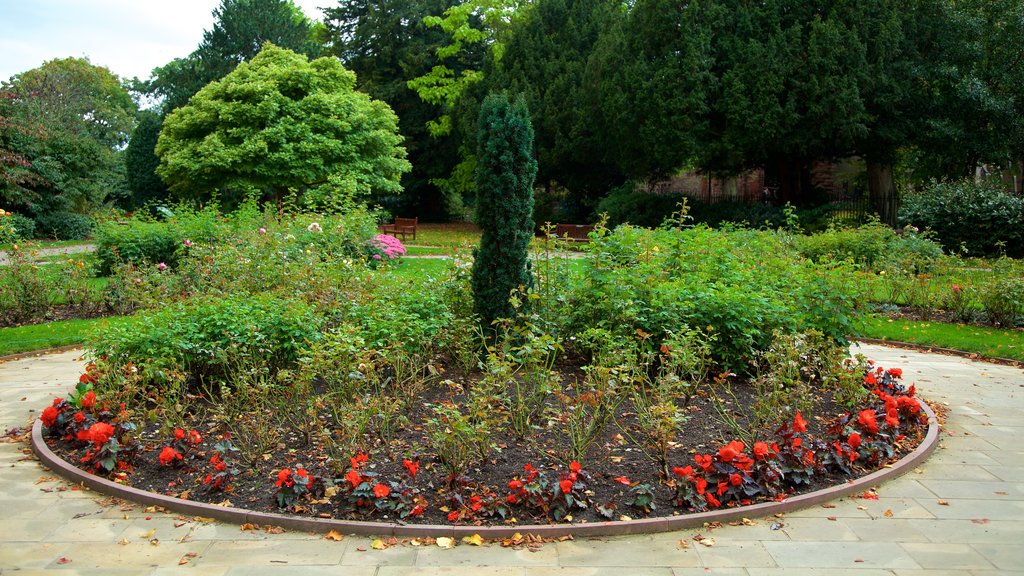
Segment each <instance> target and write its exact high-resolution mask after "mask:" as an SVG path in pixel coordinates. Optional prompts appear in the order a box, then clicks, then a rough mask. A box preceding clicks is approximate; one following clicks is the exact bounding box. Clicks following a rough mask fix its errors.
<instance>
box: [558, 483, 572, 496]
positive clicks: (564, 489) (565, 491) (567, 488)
mask: <svg viewBox="0 0 1024 576" xmlns="http://www.w3.org/2000/svg"><path fill="white" fill-rule="evenodd" d="M558 487H559V488H561V489H562V494H568V493H570V492H572V480H562V481H561V482H559V483H558Z"/></svg>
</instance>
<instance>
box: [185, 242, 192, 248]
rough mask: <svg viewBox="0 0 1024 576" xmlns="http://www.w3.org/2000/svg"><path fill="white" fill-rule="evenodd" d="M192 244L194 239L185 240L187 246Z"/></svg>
mask: <svg viewBox="0 0 1024 576" xmlns="http://www.w3.org/2000/svg"><path fill="white" fill-rule="evenodd" d="M191 245H192V241H191V240H185V247H186V248H187V247H189V246H191Z"/></svg>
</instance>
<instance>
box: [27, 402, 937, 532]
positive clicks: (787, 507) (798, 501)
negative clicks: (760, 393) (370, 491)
mask: <svg viewBox="0 0 1024 576" xmlns="http://www.w3.org/2000/svg"><path fill="white" fill-rule="evenodd" d="M921 407H922V408H923V409H924V411H925V413H926V414H927V415H928V432H927V434H925V438H924V440H923V441H922V442H921V444H920V445H919V446H918V447H917V449H915V450H914V451H913V452H911V453H910V454H908V455H907V456H905V457H904V458H903V459H901V460H900V461H898V462H896V463H894V464H892V465H891V466H887V467H885V468H882V469H881V470H877V471H875V472H872V473H871V474H868V475H867V476H863V477H861V478H858V479H856V480H851V481H849V482H847V483H846V484H841V485H839V486H833V487H831V488H826V489H824V490H819V491H817V492H811V493H809V494H801V495H799V496H794V497H792V498H788V499H786V500H785V501H783V502H764V503H761V504H753V505H751V506H741V507H739V508H728V509H724V510H714V511H710V512H700V513H697V514H683V515H680V516H669V517H662V518H644V519H641V520H632V521H629V522H620V521H617V522H595V523H588V524H534V525H518V526H440V525H433V524H427V525H425V524H416V525H413V524H395V523H391V524H388V523H383V522H358V521H350V520H334V519H322V518H304V517H299V516H286V515H283V514H272V513H269V512H252V511H249V510H242V509H238V508H224V507H221V506H215V505H213V504H203V503H200V502H192V501H189V500H181V499H179V498H174V497H171V496H165V495H163V494H156V493H154V492H146V491H144V490H139V489H137V488H132V487H130V486H123V485H121V484H117V483H116V482H111V481H110V480H107V479H105V478H100V477H98V476H94V475H92V474H89V473H88V472H85V471H84V470H80V469H79V468H76V467H75V466H73V465H71V464H69V463H67V462H65V461H64V460H63V459H61V458H60V457H58V456H57V455H56V454H54V453H53V452H52V451H51V450H50V447H49V446H47V445H46V442H45V441H44V440H43V424H42V422H41V421H40V420H38V419H37V420H36V421H35V424H34V425H33V426H32V449H33V451H34V452H35V453H36V455H37V456H39V459H40V460H41V461H42V462H43V463H44V464H46V465H47V466H48V467H50V469H52V470H53V471H54V472H56V473H57V474H59V475H61V476H63V477H64V478H66V479H68V480H70V481H72V482H76V483H80V484H82V485H84V486H88V487H89V488H92V489H93V490H96V491H97V492H102V493H104V494H108V495H110V496H116V497H118V498H124V499H125V500H130V501H132V502H138V503H140V504H145V505H147V506H162V507H164V508H166V509H168V510H172V511H174V512H178V513H181V514H189V515H194V516H202V517H204V518H215V519H217V520H220V521H223V522H227V523H232V524H245V523H251V524H269V525H272V526H281V527H282V528H287V529H289V530H300V531H307V532H327V531H329V530H337V531H339V532H341V533H343V534H359V535H367V536H369V535H373V536H402V537H427V536H429V537H434V538H437V537H440V536H448V537H452V538H460V537H462V536H471V535H473V534H479V535H481V536H482V537H484V538H486V539H494V538H507V537H509V536H511V535H513V534H515V533H516V532H519V533H525V534H536V535H539V536H543V537H556V536H565V535H570V534H571V535H574V536H615V535H624V534H647V533H652V532H670V531H673V530H682V529H685V528H691V527H695V526H701V525H703V524H704V523H705V522H730V521H733V520H738V519H741V518H753V517H761V516H770V515H772V514H780V513H784V512H790V511H793V510H797V509H800V508H807V507H809V506H813V505H815V504H820V503H822V502H827V501H829V500H834V499H836V498H839V497H840V496H846V495H848V494H853V493H855V492H862V491H864V490H867V489H868V488H870V487H872V486H874V485H876V484H878V483H879V482H884V481H886V480H891V479H893V478H895V477H897V476H900V475H902V474H904V473H906V472H907V471H909V470H912V469H913V468H915V467H916V466H917V465H918V464H920V463H921V462H922V461H923V460H925V459H926V458H927V457H928V456H929V455H930V454H931V453H932V451H934V450H935V448H936V446H937V445H938V439H939V424H938V420H937V419H936V418H935V413H934V412H932V410H931V408H929V407H928V405H927V404H926V403H925V402H921Z"/></svg>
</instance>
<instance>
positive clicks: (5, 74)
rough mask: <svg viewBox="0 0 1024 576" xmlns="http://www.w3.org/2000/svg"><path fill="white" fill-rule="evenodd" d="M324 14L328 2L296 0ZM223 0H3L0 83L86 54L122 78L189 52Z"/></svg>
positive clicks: (144, 73)
mask: <svg viewBox="0 0 1024 576" xmlns="http://www.w3.org/2000/svg"><path fill="white" fill-rule="evenodd" d="M293 1H294V2H295V4H296V5H298V6H299V7H300V8H302V10H303V12H305V13H306V16H309V17H310V18H311V19H313V20H320V19H322V18H323V13H322V12H321V11H320V10H319V7H320V6H330V5H332V4H333V0H293ZM219 5H220V0H173V1H159V0H0V80H8V79H10V77H11V76H13V75H15V74H17V73H19V72H24V71H26V70H31V69H33V68H36V67H38V66H39V65H40V64H42V63H43V62H45V61H47V60H53V59H54V58H67V57H71V56H73V57H78V58H80V57H83V56H87V57H88V58H89V61H90V62H92V63H93V64H96V65H99V66H106V67H107V68H109V69H110V71H111V72H113V73H114V74H117V75H118V76H120V77H122V78H131V77H133V76H138V77H139V78H141V79H146V78H148V77H149V74H150V72H152V70H153V68H156V67H158V66H163V65H164V64H166V63H168V62H170V61H171V60H173V59H174V58H178V57H182V56H187V55H189V54H190V53H191V52H192V51H193V50H195V49H196V47H197V46H198V45H199V42H200V41H201V40H202V39H203V30H206V29H208V28H210V27H211V26H212V25H213V15H212V12H213V9H214V8H216V7H217V6H219Z"/></svg>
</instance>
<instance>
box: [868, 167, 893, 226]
mask: <svg viewBox="0 0 1024 576" xmlns="http://www.w3.org/2000/svg"><path fill="white" fill-rule="evenodd" d="M867 165H868V196H869V198H870V199H871V207H872V208H873V209H874V211H875V212H876V213H877V214H878V217H879V219H881V221H882V223H884V224H888V225H889V226H893V227H895V226H896V212H897V210H899V204H900V203H899V196H898V195H897V194H896V184H895V182H894V181H893V179H892V164H891V163H882V162H876V161H873V160H868V162H867Z"/></svg>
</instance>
